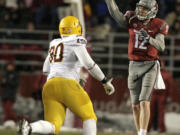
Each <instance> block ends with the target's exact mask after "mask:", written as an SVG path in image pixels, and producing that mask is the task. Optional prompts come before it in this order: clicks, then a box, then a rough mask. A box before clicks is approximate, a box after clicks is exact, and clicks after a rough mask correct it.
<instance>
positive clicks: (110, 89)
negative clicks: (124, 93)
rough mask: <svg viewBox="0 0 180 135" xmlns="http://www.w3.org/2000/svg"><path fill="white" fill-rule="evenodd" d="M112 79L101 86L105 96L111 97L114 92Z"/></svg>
mask: <svg viewBox="0 0 180 135" xmlns="http://www.w3.org/2000/svg"><path fill="white" fill-rule="evenodd" d="M112 80H113V79H112V78H111V79H110V80H108V81H107V82H106V83H104V84H103V87H104V89H105V92H106V94H107V95H112V94H113V93H114V92H115V89H114V86H113V85H112V83H111V82H112Z"/></svg>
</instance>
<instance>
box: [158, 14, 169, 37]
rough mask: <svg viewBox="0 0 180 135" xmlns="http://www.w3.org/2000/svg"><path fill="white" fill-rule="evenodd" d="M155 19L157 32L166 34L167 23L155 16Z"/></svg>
mask: <svg viewBox="0 0 180 135" xmlns="http://www.w3.org/2000/svg"><path fill="white" fill-rule="evenodd" d="M155 21H156V24H157V25H158V27H159V33H161V34H164V35H167V34H168V30H169V25H168V24H167V23H166V22H165V21H164V20H161V19H159V18H156V20H155Z"/></svg>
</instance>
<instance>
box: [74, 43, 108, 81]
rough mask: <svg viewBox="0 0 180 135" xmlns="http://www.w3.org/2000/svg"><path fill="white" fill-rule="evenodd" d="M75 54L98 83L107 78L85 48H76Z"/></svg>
mask: <svg viewBox="0 0 180 135" xmlns="http://www.w3.org/2000/svg"><path fill="white" fill-rule="evenodd" d="M74 52H75V54H76V56H77V58H78V59H79V61H80V63H81V64H82V65H83V66H84V67H85V68H86V69H87V70H88V72H89V73H90V74H91V75H92V76H93V77H94V78H96V79H97V80H98V81H102V80H103V79H104V78H105V75H104V73H103V72H102V71H101V69H100V68H99V66H98V65H97V64H96V63H95V62H94V61H93V59H92V58H91V57H90V55H89V54H88V52H87V50H86V47H85V46H82V45H81V46H77V47H75V48H74Z"/></svg>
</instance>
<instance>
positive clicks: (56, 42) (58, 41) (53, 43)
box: [49, 38, 62, 46]
mask: <svg viewBox="0 0 180 135" xmlns="http://www.w3.org/2000/svg"><path fill="white" fill-rule="evenodd" d="M61 41H62V40H61V38H57V39H53V40H52V41H51V42H50V43H49V46H52V45H56V44H59V43H60V42H61Z"/></svg>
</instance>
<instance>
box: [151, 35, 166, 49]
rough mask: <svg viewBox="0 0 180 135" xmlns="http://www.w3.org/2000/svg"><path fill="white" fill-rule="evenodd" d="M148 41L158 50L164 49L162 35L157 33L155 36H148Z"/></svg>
mask: <svg viewBox="0 0 180 135" xmlns="http://www.w3.org/2000/svg"><path fill="white" fill-rule="evenodd" d="M149 43H150V44H151V45H152V46H154V47H155V48H156V49H157V50H158V51H161V52H163V51H164V50H165V42H164V35H163V34H157V35H156V37H155V38H152V37H150V39H149Z"/></svg>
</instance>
